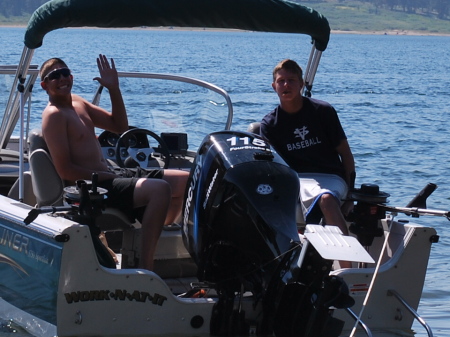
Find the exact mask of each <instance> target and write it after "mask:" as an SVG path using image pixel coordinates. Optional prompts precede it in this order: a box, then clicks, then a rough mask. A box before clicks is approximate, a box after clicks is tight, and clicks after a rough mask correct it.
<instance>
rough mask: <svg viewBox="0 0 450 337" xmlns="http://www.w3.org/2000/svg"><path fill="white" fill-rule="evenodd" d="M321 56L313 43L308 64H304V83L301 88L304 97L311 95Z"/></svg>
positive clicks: (320, 52)
mask: <svg viewBox="0 0 450 337" xmlns="http://www.w3.org/2000/svg"><path fill="white" fill-rule="evenodd" d="M321 57H322V51H320V50H318V49H317V48H316V45H315V43H314V42H313V46H312V48H311V53H310V55H309V60H308V64H307V65H306V69H305V74H304V76H303V77H304V81H305V85H304V86H303V89H302V94H303V95H304V96H306V97H311V90H312V87H313V82H314V77H315V76H316V73H317V68H318V67H319V62H320V58H321Z"/></svg>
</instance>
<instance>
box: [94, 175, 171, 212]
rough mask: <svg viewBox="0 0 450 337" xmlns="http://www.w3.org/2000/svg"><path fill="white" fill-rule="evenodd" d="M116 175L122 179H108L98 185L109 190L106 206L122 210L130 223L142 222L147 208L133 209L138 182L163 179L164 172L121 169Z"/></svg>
mask: <svg viewBox="0 0 450 337" xmlns="http://www.w3.org/2000/svg"><path fill="white" fill-rule="evenodd" d="M114 173H115V174H117V175H120V178H114V179H108V180H104V181H100V182H99V183H98V186H99V187H102V188H104V189H106V190H108V193H107V198H106V206H108V207H112V208H117V209H119V210H121V211H122V212H124V213H125V214H126V215H127V216H128V218H129V219H130V221H134V219H137V220H139V221H142V216H143V214H144V210H145V207H139V208H136V209H134V208H133V193H134V188H135V187H136V182H137V181H138V180H139V178H154V179H162V178H163V176H164V170H159V169H155V170H144V169H141V168H138V169H123V168H121V169H120V170H115V171H114Z"/></svg>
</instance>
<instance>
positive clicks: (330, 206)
mask: <svg viewBox="0 0 450 337" xmlns="http://www.w3.org/2000/svg"><path fill="white" fill-rule="evenodd" d="M319 206H320V209H321V211H322V213H323V216H324V218H325V223H326V224H329V225H334V226H338V227H339V229H340V230H341V231H342V233H343V234H344V235H349V233H348V228H347V222H346V221H345V219H344V216H343V215H342V212H341V206H340V204H339V202H338V201H337V200H336V198H335V197H334V196H333V195H332V194H329V193H326V194H323V195H322V197H321V198H320V201H319ZM339 263H340V265H341V268H351V267H352V263H351V262H349V261H339Z"/></svg>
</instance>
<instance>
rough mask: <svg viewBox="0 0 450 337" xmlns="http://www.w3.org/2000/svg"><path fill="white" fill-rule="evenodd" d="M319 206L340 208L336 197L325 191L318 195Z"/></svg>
mask: <svg viewBox="0 0 450 337" xmlns="http://www.w3.org/2000/svg"><path fill="white" fill-rule="evenodd" d="M320 208H337V209H338V208H340V205H339V202H338V200H337V199H336V197H335V196H334V195H332V194H330V193H325V194H323V195H322V196H321V197H320Z"/></svg>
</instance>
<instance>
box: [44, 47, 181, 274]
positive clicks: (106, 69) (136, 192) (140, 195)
mask: <svg viewBox="0 0 450 337" xmlns="http://www.w3.org/2000/svg"><path fill="white" fill-rule="evenodd" d="M97 65H98V69H99V72H100V77H95V78H94V80H96V81H98V82H99V83H100V84H101V85H103V86H104V87H105V88H107V89H108V91H109V94H110V99H111V106H112V108H111V110H112V111H111V113H110V112H108V111H106V110H104V109H102V108H100V107H98V106H95V105H93V104H91V103H89V102H88V101H86V100H85V99H83V98H81V97H80V96H77V95H74V94H72V92H71V90H72V85H73V76H72V74H71V73H70V70H69V69H68V67H67V65H66V64H65V62H64V61H62V60H61V59H58V58H52V59H49V60H47V61H45V62H44V63H43V65H42V67H41V69H40V76H41V81H42V82H41V87H42V88H43V89H44V90H45V91H46V92H47V94H48V96H49V103H48V105H47V107H46V108H45V109H44V111H43V113H42V133H43V136H44V139H45V141H46V142H47V146H48V149H49V151H50V154H51V156H52V159H53V162H54V164H55V168H56V170H57V172H58V174H59V175H60V177H61V178H62V179H63V180H66V181H70V182H74V181H76V180H78V179H85V180H89V179H91V177H92V174H93V173H97V174H98V180H99V186H101V187H105V188H107V189H108V202H111V203H114V202H115V204H114V205H117V206H122V205H123V204H124V203H127V202H128V204H126V205H124V207H125V208H142V207H145V208H144V210H143V214H142V215H141V217H142V218H141V219H139V220H140V221H141V224H142V254H141V260H140V267H141V268H146V269H149V270H152V269H153V256H154V253H155V250H156V245H157V242H158V239H159V236H160V234H161V230H162V227H163V225H164V224H171V223H172V222H173V221H174V220H175V219H176V218H177V217H178V215H179V214H180V212H181V206H182V198H183V195H184V188H185V186H186V182H187V179H188V173H187V172H184V171H179V170H164V171H163V170H157V171H156V172H155V178H162V179H147V178H139V179H137V178H120V177H119V176H118V175H116V174H115V173H113V172H111V171H110V170H109V169H108V165H107V163H106V161H105V159H104V158H103V155H102V152H101V149H100V144H99V142H98V141H97V138H96V135H95V131H94V127H98V128H101V129H105V130H108V131H111V132H114V133H122V132H125V131H127V130H128V118H127V113H126V109H125V105H124V102H123V99H122V93H121V91H120V87H119V79H118V75H117V71H116V68H115V64H114V60H113V59H111V64H110V63H109V61H108V59H107V58H106V57H105V56H104V55H99V57H98V58H97ZM114 200H115V201H114ZM171 201H172V202H171ZM110 206H111V204H110Z"/></svg>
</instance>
